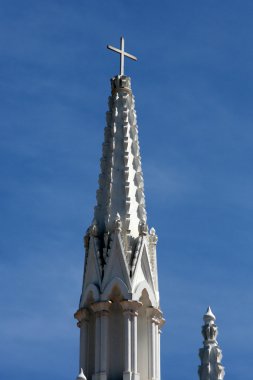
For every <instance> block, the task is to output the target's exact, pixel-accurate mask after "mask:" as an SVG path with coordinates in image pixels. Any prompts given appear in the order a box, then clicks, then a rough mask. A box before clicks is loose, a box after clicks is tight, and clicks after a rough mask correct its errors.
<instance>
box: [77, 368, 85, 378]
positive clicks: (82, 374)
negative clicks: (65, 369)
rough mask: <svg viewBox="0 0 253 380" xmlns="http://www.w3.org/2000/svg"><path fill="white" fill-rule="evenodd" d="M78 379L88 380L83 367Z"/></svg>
mask: <svg viewBox="0 0 253 380" xmlns="http://www.w3.org/2000/svg"><path fill="white" fill-rule="evenodd" d="M76 380H87V379H86V376H85V375H84V373H83V369H82V368H81V371H80V373H79V375H78V376H77V378H76Z"/></svg>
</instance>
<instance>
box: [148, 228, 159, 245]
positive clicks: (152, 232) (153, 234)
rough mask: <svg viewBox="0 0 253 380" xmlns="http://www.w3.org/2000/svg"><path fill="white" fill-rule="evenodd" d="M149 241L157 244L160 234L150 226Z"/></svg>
mask: <svg viewBox="0 0 253 380" xmlns="http://www.w3.org/2000/svg"><path fill="white" fill-rule="evenodd" d="M149 241H150V243H151V244H156V243H157V241H158V236H157V235H156V231H155V229H154V227H152V228H150V231H149Z"/></svg>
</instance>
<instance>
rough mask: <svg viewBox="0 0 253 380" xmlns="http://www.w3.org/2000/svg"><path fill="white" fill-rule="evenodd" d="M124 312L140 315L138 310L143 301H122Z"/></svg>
mask: <svg viewBox="0 0 253 380" xmlns="http://www.w3.org/2000/svg"><path fill="white" fill-rule="evenodd" d="M120 305H121V307H122V309H123V313H124V314H131V315H138V310H139V308H140V307H141V306H142V303H141V302H138V301H133V300H123V301H121V302H120Z"/></svg>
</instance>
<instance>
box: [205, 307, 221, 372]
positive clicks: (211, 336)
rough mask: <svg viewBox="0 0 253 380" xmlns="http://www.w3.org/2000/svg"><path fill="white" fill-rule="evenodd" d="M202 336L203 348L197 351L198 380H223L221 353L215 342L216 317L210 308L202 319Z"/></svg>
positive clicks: (216, 330) (216, 332)
mask: <svg viewBox="0 0 253 380" xmlns="http://www.w3.org/2000/svg"><path fill="white" fill-rule="evenodd" d="M203 319H204V323H205V324H204V326H202V335H203V337H204V342H203V348H201V349H200V350H199V357H200V360H201V365H200V366H199V378H200V380H223V378H224V376H225V370H224V367H223V366H222V364H221V359H222V352H221V349H220V347H219V345H218V342H217V340H216V338H217V335H218V327H217V326H216V324H215V320H216V317H215V315H214V314H213V312H212V310H211V308H210V306H209V307H208V309H207V311H206V313H205V315H204V317H203Z"/></svg>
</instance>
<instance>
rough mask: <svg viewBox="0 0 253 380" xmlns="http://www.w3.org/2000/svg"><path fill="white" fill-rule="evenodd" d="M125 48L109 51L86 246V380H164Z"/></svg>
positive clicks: (152, 246) (151, 236)
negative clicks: (114, 62)
mask: <svg viewBox="0 0 253 380" xmlns="http://www.w3.org/2000/svg"><path fill="white" fill-rule="evenodd" d="M121 42H122V43H121V50H119V49H115V48H112V47H110V48H111V49H112V50H114V51H116V52H118V53H120V54H121V75H117V76H115V77H113V78H112V79H111V96H110V97H109V111H108V112H107V115H106V120H107V125H106V127H105V133H104V143H103V151H102V159H101V172H100V176H99V188H98V191H97V205H96V207H95V210H94V219H93V222H92V225H91V226H90V227H89V228H88V230H87V233H86V235H85V239H84V243H85V266H84V276H83V286H82V294H81V298H80V303H79V310H78V311H77V312H76V313H75V318H76V319H77V320H78V324H77V325H78V327H79V328H80V368H83V372H84V374H85V376H86V377H87V379H88V380H108V379H115V380H120V379H121V380H140V379H147V380H160V330H161V327H162V325H163V323H164V319H163V316H162V312H161V310H160V308H159V291H158V276H157V262H156V244H157V239H158V238H157V235H156V232H155V230H154V228H152V229H151V230H150V232H148V228H147V216H146V208H145V197H144V185H143V175H142V168H141V158H140V148H139V140H138V128H137V122H136V112H135V104H134V96H133V94H132V89H131V80H130V78H129V77H127V76H125V75H123V73H124V71H123V69H124V65H123V64H124V62H123V61H122V56H123V57H124V56H127V57H129V56H130V58H132V57H131V55H129V54H128V53H125V51H124V44H123V42H124V41H123V40H122V41H121ZM118 50H119V51H118ZM115 347H116V349H115ZM79 376H83V375H82V373H81V374H80V375H79ZM81 378H82V377H81Z"/></svg>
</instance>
